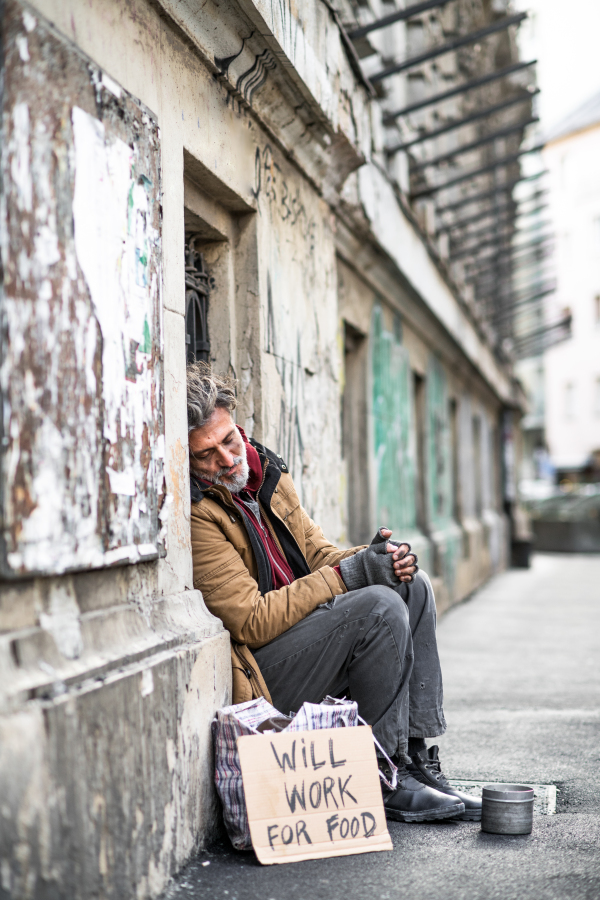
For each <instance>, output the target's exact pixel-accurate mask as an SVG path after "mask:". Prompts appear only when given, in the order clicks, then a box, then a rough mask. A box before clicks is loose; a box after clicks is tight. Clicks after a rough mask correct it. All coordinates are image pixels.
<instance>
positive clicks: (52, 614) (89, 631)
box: [0, 582, 224, 712]
mask: <svg viewBox="0 0 600 900" xmlns="http://www.w3.org/2000/svg"><path fill="white" fill-rule="evenodd" d="M37 618H38V624H37V625H35V626H32V627H29V628H23V629H20V630H18V631H14V632H7V633H5V634H3V635H2V636H1V637H0V673H1V675H2V677H1V678H0V683H1V684H2V685H3V686H4V689H3V690H2V692H1V693H0V712H2V711H9V710H15V709H18V708H19V707H21V706H22V705H23V704H25V703H27V702H28V701H30V700H35V699H51V698H53V697H56V696H60V695H61V694H63V693H65V692H67V691H70V690H71V689H77V687H78V686H80V685H81V684H83V683H84V682H87V683H89V682H90V681H98V680H100V681H103V680H105V679H106V678H107V676H108V675H109V674H110V673H111V672H113V671H117V670H123V667H124V666H126V665H129V664H131V663H138V662H140V661H141V660H144V659H146V658H147V657H149V656H152V655H154V654H157V653H161V652H167V651H171V650H173V649H174V648H177V647H179V646H183V645H186V646H189V645H190V644H192V643H194V642H199V641H202V640H206V639H207V638H209V637H213V636H216V635H218V634H221V633H223V632H224V628H223V624H222V622H221V621H220V619H217V618H216V617H215V616H213V615H211V613H209V611H208V610H207V608H206V606H205V604H204V601H203V599H202V594H201V592H200V591H196V590H190V591H183V592H181V593H178V594H172V595H169V596H167V597H164V598H158V599H156V600H155V601H153V602H152V603H147V602H146V603H143V604H142V605H141V607H140V606H138V605H137V604H134V603H131V602H130V603H121V604H116V605H114V606H111V607H109V608H107V609H99V610H93V611H90V612H85V613H81V612H80V609H79V606H78V605H77V602H76V601H75V598H74V596H73V595H72V594H71V593H70V592H69V590H68V585H67V586H65V584H64V583H63V582H61V583H58V584H57V587H56V597H53V596H50V597H49V600H48V604H47V606H46V609H45V610H38V615H37Z"/></svg>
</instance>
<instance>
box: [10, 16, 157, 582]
mask: <svg viewBox="0 0 600 900" xmlns="http://www.w3.org/2000/svg"><path fill="white" fill-rule="evenodd" d="M3 42H4V47H3V52H4V70H5V71H4V77H5V86H4V93H3V98H2V103H3V109H2V136H1V137H2V147H1V158H0V159H1V174H2V194H1V197H0V254H1V262H2V283H1V285H0V289H1V292H0V392H1V395H2V397H1V398H2V407H1V415H0V441H1V447H0V449H1V457H0V466H1V469H0V574H1V575H2V576H4V577H9V578H10V577H13V578H14V577H19V576H31V575H32V574H38V573H39V574H57V573H60V572H64V571H68V570H77V569H85V568H92V567H99V566H106V565H112V564H115V563H123V562H135V561H138V560H147V559H152V558H156V557H157V556H159V555H162V554H163V553H164V547H163V545H162V538H161V515H160V514H161V507H162V504H163V501H164V498H165V495H164V490H165V489H164V473H163V456H164V426H163V377H162V340H161V317H160V311H161V269H160V266H161V206H160V131H159V128H158V125H157V122H156V118H155V116H154V115H153V114H152V113H151V112H150V111H149V110H148V109H146V108H145V107H144V106H143V105H142V104H141V103H140V102H139V101H138V100H136V99H135V98H133V97H132V96H131V95H129V94H127V93H126V91H124V90H122V89H121V88H120V87H119V86H118V85H117V84H116V83H115V82H114V81H113V80H112V79H111V78H110V77H109V76H107V75H106V74H104V73H103V72H102V71H101V70H100V69H98V68H97V66H95V65H94V64H93V63H92V62H91V61H90V60H89V59H87V58H86V57H85V56H83V55H82V53H81V52H80V51H79V50H78V49H76V48H75V47H74V46H73V45H72V44H70V43H69V41H68V40H67V39H66V38H63V37H61V36H60V35H59V34H58V33H57V32H56V31H55V30H54V29H53V28H52V26H51V25H49V24H48V23H47V22H46V21H45V20H44V19H43V18H42V17H41V16H39V15H37V14H35V15H34V14H32V12H31V11H30V10H28V8H27V7H26V6H25V5H24V4H23V5H22V4H21V3H20V2H18V0H8V2H6V4H5V9H4V33H3Z"/></svg>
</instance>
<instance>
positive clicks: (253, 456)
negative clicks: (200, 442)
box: [231, 425, 296, 590]
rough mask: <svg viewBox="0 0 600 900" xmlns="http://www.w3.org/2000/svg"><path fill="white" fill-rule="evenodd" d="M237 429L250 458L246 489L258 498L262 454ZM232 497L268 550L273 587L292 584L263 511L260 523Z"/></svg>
mask: <svg viewBox="0 0 600 900" xmlns="http://www.w3.org/2000/svg"><path fill="white" fill-rule="evenodd" d="M237 430H238V431H239V433H240V434H241V436H242V440H243V441H244V444H245V445H246V458H247V460H248V467H249V469H250V476H249V478H248V484H247V485H246V488H245V490H246V491H248V493H249V494H250V496H251V497H252V499H253V500H256V499H257V497H256V495H257V493H258V490H259V488H260V486H261V484H262V480H263V469H262V465H261V462H260V456H259V455H258V451H257V450H256V449H255V448H254V447H253V446H252V444H251V443H250V442H249V441H248V438H247V437H246V432H245V431H244V429H243V428H241V427H240V426H239V425H238V426H237ZM231 497H232V500H233V502H234V503H235V504H236V505H237V506H239V507H240V509H243V510H244V512H245V513H246V515H247V517H248V518H249V519H250V522H251V524H252V526H253V527H254V530H255V532H256V534H257V535H258V537H259V538H260V540H261V542H262V544H263V546H264V548H265V550H266V552H267V556H268V557H269V562H270V563H271V570H272V572H273V589H274V590H279V588H282V587H285V586H286V585H287V584H291V583H292V581H295V580H296V577H295V575H294V573H293V572H292V570H291V568H290V564H289V563H288V561H287V559H286V558H285V556H284V555H283V553H282V552H281V550H280V549H279V547H278V545H277V542H276V541H275V540H274V538H273V535H272V534H271V531H270V529H269V525H268V524H267V522H265V519H264V516H263V515H262V513H261V516H260V523H259V522H257V521H256V519H255V517H254V515H253V514H252V512H251V511H250V510H249V509H248V507H247V506H245V505H244V503H243V502H242V500H241V499H240V497H239V495H238V494H232V495H231ZM261 525H262V528H261Z"/></svg>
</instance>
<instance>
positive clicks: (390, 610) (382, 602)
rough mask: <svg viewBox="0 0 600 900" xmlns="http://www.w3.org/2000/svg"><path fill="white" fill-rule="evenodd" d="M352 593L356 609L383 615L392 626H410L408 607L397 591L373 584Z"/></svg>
mask: <svg viewBox="0 0 600 900" xmlns="http://www.w3.org/2000/svg"><path fill="white" fill-rule="evenodd" d="M352 593H353V597H352V606H353V608H354V609H355V610H357V611H358V609H360V610H361V611H364V613H365V615H377V616H381V618H382V619H385V621H386V622H388V624H389V625H390V626H391V627H392V628H396V627H397V628H408V609H407V607H406V603H404V602H403V600H402V597H401V596H400V594H399V593H398V592H397V591H395V590H393V589H392V588H390V587H386V586H385V585H382V584H372V585H369V586H368V587H365V588H360V590H358V591H353V592H352Z"/></svg>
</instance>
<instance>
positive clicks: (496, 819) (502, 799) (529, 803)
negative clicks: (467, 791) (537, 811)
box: [481, 784, 533, 834]
mask: <svg viewBox="0 0 600 900" xmlns="http://www.w3.org/2000/svg"><path fill="white" fill-rule="evenodd" d="M481 799H482V806H481V830H482V831H487V832H489V833H490V834H530V833H531V830H532V828H533V788H532V787H528V786H527V785H524V784H486V786H485V787H484V788H483V791H482V794H481Z"/></svg>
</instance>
